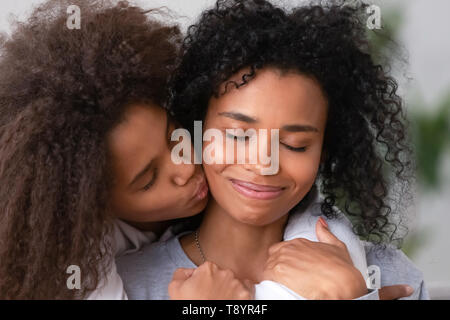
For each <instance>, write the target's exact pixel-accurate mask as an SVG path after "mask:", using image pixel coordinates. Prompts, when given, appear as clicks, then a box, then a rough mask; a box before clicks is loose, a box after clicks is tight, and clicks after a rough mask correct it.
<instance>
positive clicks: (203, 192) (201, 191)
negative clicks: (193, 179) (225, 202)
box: [196, 180, 209, 200]
mask: <svg viewBox="0 0 450 320" xmlns="http://www.w3.org/2000/svg"><path fill="white" fill-rule="evenodd" d="M208 191H209V188H208V184H207V183H206V181H205V180H203V182H202V183H201V184H200V186H199V188H198V189H197V192H196V198H197V199H198V200H203V199H205V197H206V196H207V195H208Z"/></svg>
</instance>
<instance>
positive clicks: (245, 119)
mask: <svg viewBox="0 0 450 320" xmlns="http://www.w3.org/2000/svg"><path fill="white" fill-rule="evenodd" d="M219 116H224V117H227V118H231V119H234V120H238V121H243V122H247V123H255V122H258V120H257V119H255V118H252V117H250V116H247V115H245V114H243V113H239V112H220V113H219Z"/></svg>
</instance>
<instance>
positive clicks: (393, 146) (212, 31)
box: [171, 0, 414, 246]
mask: <svg viewBox="0 0 450 320" xmlns="http://www.w3.org/2000/svg"><path fill="white" fill-rule="evenodd" d="M365 9H366V5H365V4H364V3H360V2H353V4H352V5H346V4H345V2H343V3H338V4H336V1H333V4H329V3H328V4H327V3H325V4H323V3H322V4H320V3H319V4H316V3H310V4H307V5H303V6H300V7H297V8H294V9H292V10H288V9H285V8H282V7H277V6H275V5H273V4H271V3H270V2H268V1H265V0H246V1H241V0H218V1H217V3H216V5H215V7H213V8H212V9H210V10H206V11H204V12H203V14H202V15H201V17H200V20H199V21H198V22H197V23H196V24H195V25H193V26H191V27H190V28H189V29H188V34H187V37H186V38H185V41H184V43H183V46H182V61H181V63H180V65H179V67H178V69H177V71H176V73H175V75H174V77H173V78H172V80H171V87H172V90H173V92H172V99H171V111H172V113H173V114H174V115H175V117H176V118H177V119H179V120H180V121H181V122H182V124H183V125H184V126H185V127H186V128H189V129H191V130H192V127H193V122H194V120H204V118H205V114H206V111H207V108H208V102H209V100H210V98H211V97H212V96H216V97H217V96H220V95H222V94H225V93H226V92H227V90H226V89H225V91H222V92H220V87H221V84H223V83H226V86H225V88H228V87H229V85H232V86H235V87H237V88H239V87H241V86H244V85H246V84H247V83H249V82H250V81H252V79H253V78H254V77H255V75H256V73H257V72H258V70H261V69H262V68H265V67H275V68H277V69H279V70H281V71H292V70H293V71H296V72H298V73H300V74H304V75H307V76H310V77H313V78H314V79H316V80H318V82H319V83H320V85H321V87H322V90H323V92H324V93H325V96H326V97H327V100H328V106H329V107H328V122H327V127H326V133H325V140H324V150H323V152H324V163H323V164H321V166H320V168H319V173H318V178H319V179H320V180H321V185H320V191H321V193H322V194H323V196H324V200H323V203H322V206H321V209H322V212H323V214H324V215H326V216H327V217H329V218H333V217H335V216H336V214H337V211H336V210H335V208H336V207H338V208H340V209H341V210H342V211H344V213H345V214H346V215H347V216H348V217H349V218H350V220H351V221H352V223H353V226H354V232H355V233H356V234H357V235H359V236H360V237H361V238H362V239H364V240H367V241H370V242H372V243H377V244H380V245H381V246H384V245H385V244H386V243H391V244H392V243H394V242H395V243H396V244H397V245H398V244H399V243H400V244H401V240H402V237H401V236H399V232H398V231H399V230H398V229H399V228H398V227H399V226H401V215H397V216H395V217H394V218H395V219H394V218H393V219H391V216H392V215H391V214H392V213H397V214H398V213H400V212H401V211H402V210H404V204H405V203H407V202H408V201H409V200H407V199H409V197H410V190H411V188H410V186H411V183H412V181H413V179H414V175H413V172H414V161H413V157H411V155H412V148H411V146H410V142H409V135H408V134H407V127H408V121H407V119H406V115H405V114H404V112H403V111H404V110H403V102H402V99H401V98H400V97H399V96H398V95H397V94H396V91H397V83H396V81H395V80H394V79H393V78H392V77H391V76H389V75H388V74H387V73H386V71H385V69H384V68H383V67H382V66H381V65H377V64H375V63H374V61H373V57H372V56H371V54H370V52H371V47H370V44H369V43H368V40H367V30H366V27H365V26H366V19H367V16H366V15H365V11H366V10H365ZM244 68H248V70H249V71H248V72H246V73H245V74H244V75H243V76H242V78H241V80H240V81H237V82H236V81H230V80H229V79H230V77H231V76H232V75H234V74H236V73H237V72H238V71H240V70H243V69H244ZM316 183H317V182H316ZM394 206H396V207H395V208H394ZM402 229H403V230H407V228H403V227H402Z"/></svg>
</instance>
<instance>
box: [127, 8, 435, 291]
mask: <svg viewBox="0 0 450 320" xmlns="http://www.w3.org/2000/svg"><path fill="white" fill-rule="evenodd" d="M362 9H364V7H356V8H353V7H345V6H338V5H331V6H329V7H322V6H313V5H311V6H302V7H299V8H296V9H294V10H293V12H292V13H288V12H287V10H284V9H282V8H277V7H274V6H273V5H271V4H270V3H269V2H267V1H263V0H253V1H238V0H230V1H218V2H217V4H216V6H215V8H213V9H211V10H207V11H205V12H204V13H203V14H202V17H201V19H200V21H199V22H198V24H196V25H195V26H193V27H191V28H190V29H189V33H188V36H187V38H186V41H185V47H184V52H183V61H182V63H181V66H180V67H179V69H178V71H177V73H176V77H175V79H174V90H175V95H174V101H173V104H172V107H173V108H172V110H173V113H174V115H175V117H176V118H178V119H180V121H182V124H183V126H184V127H186V128H191V129H192V127H193V123H194V120H203V121H204V122H203V128H204V129H205V131H206V130H208V129H217V130H219V131H220V132H222V134H223V135H226V139H231V140H241V141H246V142H245V143H246V144H245V145H246V146H247V147H248V144H249V142H248V139H247V138H246V137H245V136H238V135H235V136H230V135H229V134H228V133H227V132H226V129H237V128H239V129H242V130H243V131H245V130H247V129H279V130H280V147H279V171H278V172H277V173H274V174H272V175H270V176H267V175H264V174H261V168H263V167H264V166H265V164H262V163H261V162H259V163H256V164H237V162H236V161H235V162H234V163H232V164H223V163H224V162H225V161H217V162H221V164H217V163H203V168H204V171H205V174H206V177H207V180H208V183H209V186H210V190H211V194H212V199H211V200H210V202H209V203H208V206H207V207H206V209H205V212H204V215H203V220H202V221H201V223H200V225H199V226H198V229H197V230H195V231H194V232H189V231H187V232H185V233H183V234H181V235H179V236H178V237H175V238H174V239H171V240H169V241H167V242H165V243H160V244H157V245H152V246H148V247H146V248H145V249H143V252H141V253H140V254H139V255H130V256H125V257H123V258H122V259H119V260H118V264H119V273H121V275H122V276H123V278H124V281H125V287H126V288H127V292H129V293H130V296H131V297H132V298H156V299H164V298H168V297H169V293H168V291H167V286H168V284H169V282H170V280H171V277H170V275H171V273H172V272H173V271H175V269H177V268H184V269H181V272H184V273H188V272H191V271H192V268H195V266H198V265H200V264H201V263H202V262H203V261H205V260H209V261H212V262H213V263H215V264H218V265H219V266H220V267H222V268H226V269H230V270H232V271H233V272H234V274H236V275H237V278H238V279H241V280H244V279H247V280H250V281H251V282H253V283H259V282H260V281H262V280H265V279H273V280H276V281H278V282H280V283H282V284H284V285H285V286H287V287H289V288H290V289H292V290H294V291H295V292H297V293H299V294H301V295H302V296H304V297H307V298H318V299H323V298H326V299H354V298H358V297H362V296H364V295H365V294H366V293H367V289H366V288H365V284H364V281H363V279H361V277H360V275H359V276H358V273H356V272H354V270H352V269H351V263H349V261H348V259H347V258H346V257H345V254H344V253H343V251H342V245H341V244H339V243H338V242H337V241H336V239H332V238H331V236H330V234H329V233H327V231H326V223H325V222H324V220H323V221H322V224H323V225H322V226H320V225H319V226H318V227H317V228H318V229H317V230H318V233H321V234H322V236H323V237H324V238H327V237H328V240H329V241H328V243H313V242H310V241H305V240H298V241H295V242H294V243H282V242H280V241H281V240H282V237H283V230H284V228H285V226H286V222H287V219H288V216H289V213H290V212H292V211H293V210H295V207H296V206H297V205H298V204H299V203H301V202H302V200H304V199H305V198H306V195H307V194H308V192H310V190H311V189H312V188H313V187H314V186H315V185H316V184H319V183H320V187H321V191H322V192H323V194H324V195H325V200H324V202H323V203H322V208H321V209H322V213H323V215H324V216H325V217H327V218H329V219H332V218H334V217H336V216H337V212H336V209H335V207H334V204H335V203H336V201H337V200H341V201H344V202H343V203H342V204H343V206H342V207H343V208H344V209H345V210H344V211H345V213H346V214H347V215H348V216H349V217H350V218H351V220H352V223H353V226H354V229H353V230H354V232H355V233H356V234H357V235H358V236H360V237H361V238H362V239H363V240H366V241H368V242H370V243H372V245H379V244H381V247H380V250H379V251H381V253H382V256H383V254H384V257H382V258H378V261H377V262H378V263H379V264H380V266H381V267H382V269H383V270H382V277H383V278H382V279H383V281H385V283H383V282H382V284H393V283H395V282H396V280H399V279H402V280H405V278H402V277H401V276H399V277H398V278H397V279H396V278H395V277H392V278H391V276H392V274H389V271H388V272H387V276H384V274H383V272H384V271H386V270H389V269H391V268H392V267H394V266H401V267H402V268H403V269H404V270H407V271H408V274H407V275H405V277H406V282H409V283H410V284H411V285H412V286H413V287H414V290H415V294H414V295H413V296H412V297H413V298H420V297H422V298H426V296H427V294H426V289H425V288H424V284H423V277H422V275H421V273H420V271H418V270H417V269H416V268H415V267H414V266H412V265H411V263H410V262H409V261H408V260H407V259H406V260H405V258H404V256H402V254H401V253H400V252H399V251H398V250H395V249H392V248H390V247H388V246H386V244H390V243H395V241H396V240H399V239H398V238H397V237H398V236H400V237H401V236H402V235H399V234H398V233H397V232H395V231H396V230H397V228H398V227H399V225H398V224H395V223H394V222H393V221H392V217H391V211H392V209H391V206H390V203H389V200H390V198H391V192H392V191H393V189H392V188H393V187H394V186H395V184H394V183H393V182H391V181H389V179H393V181H395V183H397V185H401V186H402V187H408V185H409V183H410V174H411V169H412V168H413V166H412V163H411V162H410V159H409V158H408V156H409V155H410V150H409V147H408V145H407V139H406V126H405V124H404V123H403V120H404V119H402V117H401V116H402V114H401V112H402V103H401V99H400V98H399V97H398V96H397V95H396V93H395V91H396V83H395V80H394V79H392V78H390V77H389V76H388V75H386V74H385V73H384V72H383V69H382V68H381V67H380V66H378V65H375V64H374V63H373V61H372V57H371V56H370V54H368V52H367V40H366V38H365V29H364V23H363V22H362V20H361V18H360V13H361V12H363V11H364V10H362ZM383 146H385V147H387V148H384V149H380V147H383ZM208 147H209V144H205V145H204V146H203V148H204V150H206V149H208ZM209 150H210V149H209ZM213 150H214V151H213V152H212V154H213V157H214V156H216V157H218V158H219V160H223V159H220V156H218V155H222V156H223V155H225V154H226V152H227V151H226V150H225V149H223V150H221V149H220V148H219V149H213ZM383 159H386V162H384V161H383ZM300 169H301V170H300ZM383 170H391V172H392V173H393V175H392V176H390V177H387V176H385V173H384V172H383ZM395 191H397V190H395ZM400 191H403V192H404V194H402V193H401V192H400V196H399V198H398V199H394V200H398V201H400V202H399V203H397V204H402V203H401V200H403V199H405V198H404V196H405V195H408V189H407V188H406V189H402V190H400ZM392 194H394V193H393V192H392ZM400 227H401V226H400ZM282 248H284V249H283V250H281V249H282ZM292 248H294V249H297V250H296V251H297V252H299V256H300V257H301V258H303V259H297V260H295V261H292V260H290V261H288V262H285V263H283V264H281V265H282V266H283V267H282V268H281V269H289V270H292V269H295V268H292V266H297V268H296V270H297V272H298V273H300V274H301V275H302V276H299V277H297V279H298V281H296V278H294V277H285V276H284V273H285V272H276V270H278V271H279V270H280V268H279V267H278V268H276V269H275V268H274V267H273V265H272V260H271V259H272V258H273V257H275V256H277V254H279V253H280V252H281V251H282V252H286V251H292V250H293V249H292ZM368 248H370V246H368ZM368 251H370V250H369V249H368ZM390 253H393V257H394V258H393V259H392V257H391V256H390ZM278 265H280V264H278ZM315 266H316V268H314V267H315ZM186 268H187V269H186ZM140 270H146V272H144V273H143V272H142V271H140ZM148 270H150V271H148ZM189 270H191V271H189ZM330 270H332V271H333V272H331V271H330ZM337 275H342V277H339V276H337ZM178 278H181V283H182V282H183V281H184V279H189V275H187V276H186V277H183V276H182V275H181V277H180V274H178V273H175V275H174V279H173V280H174V281H173V282H172V284H171V287H172V288H173V287H176V288H179V287H180V286H179V283H180V281H179V280H180V279H178ZM173 283H175V285H173ZM137 284H139V286H138V285H137ZM146 288H157V290H153V291H152V290H148V289H146ZM174 291H175V294H176V291H177V290H174Z"/></svg>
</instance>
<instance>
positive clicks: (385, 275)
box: [363, 242, 429, 300]
mask: <svg viewBox="0 0 450 320" xmlns="http://www.w3.org/2000/svg"><path fill="white" fill-rule="evenodd" d="M363 244H364V249H365V251H366V259H367V265H368V273H369V281H370V282H371V284H372V285H373V286H375V287H384V286H390V285H396V284H408V285H410V286H411V287H413V288H414V293H413V294H412V295H411V296H409V297H407V298H402V299H408V300H426V299H429V294H428V290H427V289H426V286H425V281H424V277H423V273H422V271H421V270H420V269H419V268H418V267H417V266H416V265H415V264H414V263H413V262H412V261H411V260H410V259H409V258H408V257H407V256H406V254H405V253H404V252H403V251H401V250H400V249H398V248H396V247H394V246H392V245H375V244H373V243H369V242H363Z"/></svg>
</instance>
